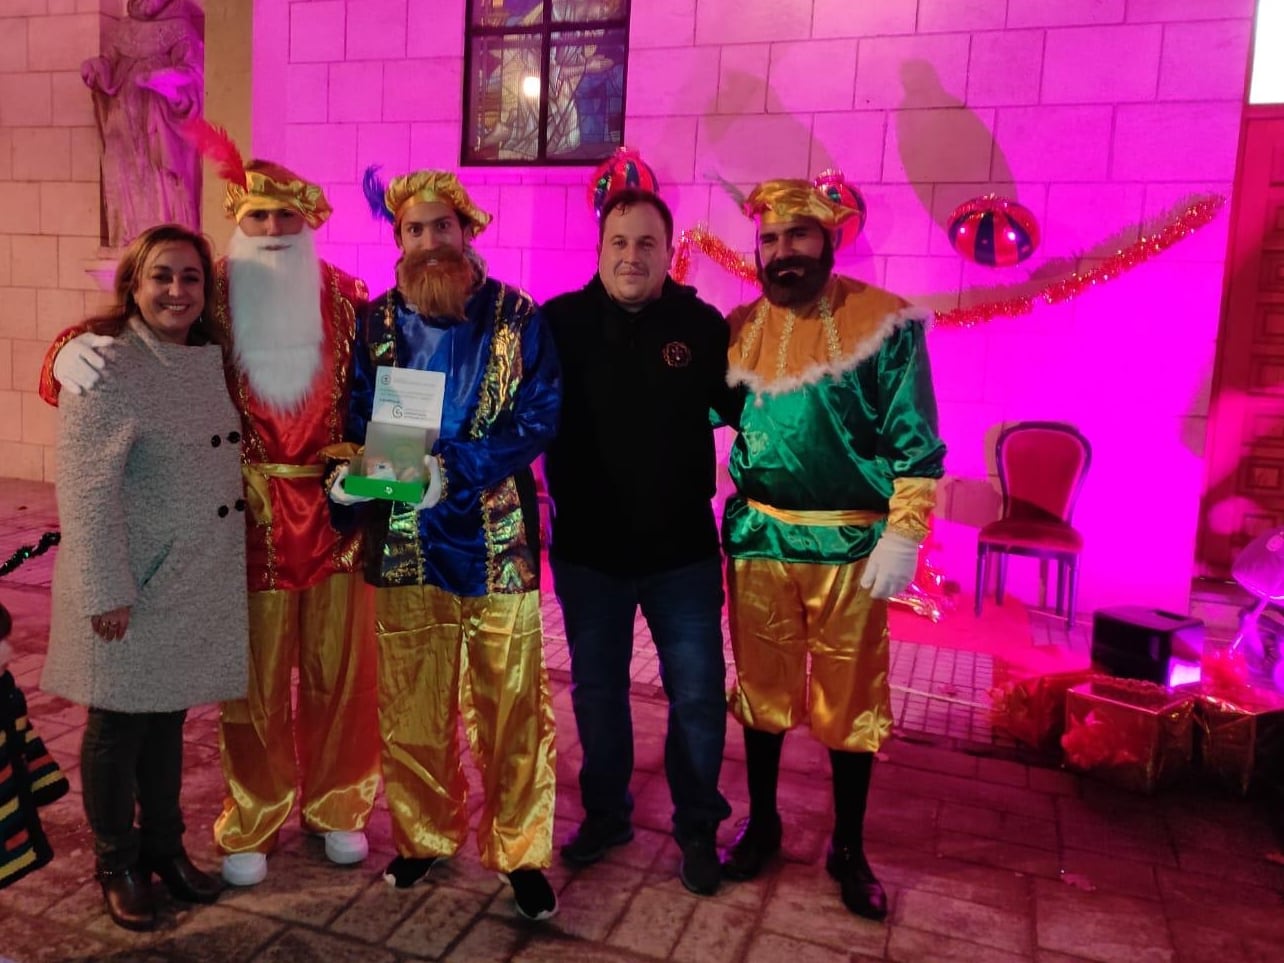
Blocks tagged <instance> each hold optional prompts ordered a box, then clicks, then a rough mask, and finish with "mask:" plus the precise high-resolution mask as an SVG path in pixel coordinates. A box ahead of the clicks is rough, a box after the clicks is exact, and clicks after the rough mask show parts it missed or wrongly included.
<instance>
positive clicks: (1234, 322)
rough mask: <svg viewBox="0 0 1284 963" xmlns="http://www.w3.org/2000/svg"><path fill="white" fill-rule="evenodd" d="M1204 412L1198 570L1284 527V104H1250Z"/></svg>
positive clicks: (1226, 568) (1217, 565) (1224, 561)
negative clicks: (1209, 392) (1205, 429)
mask: <svg viewBox="0 0 1284 963" xmlns="http://www.w3.org/2000/svg"><path fill="white" fill-rule="evenodd" d="M1234 198H1235V202H1234V204H1233V208H1232V214H1231V217H1232V223H1231V236H1230V246H1229V250H1228V252H1227V262H1226V263H1227V289H1226V300H1225V304H1226V309H1225V314H1224V316H1223V318H1222V329H1221V336H1220V338H1219V340H1218V345H1217V362H1216V365H1215V369H1214V373H1213V387H1212V403H1211V406H1210V408H1209V419H1208V436H1207V444H1206V456H1205V464H1206V467H1207V471H1208V474H1207V477H1206V479H1205V487H1204V499H1203V507H1202V512H1201V518H1200V527H1199V540H1198V547H1197V554H1198V558H1197V565H1198V570H1199V574H1200V575H1203V576H1206V577H1211V578H1228V577H1229V575H1230V564H1231V561H1232V560H1233V559H1234V558H1235V556H1236V555H1237V554H1238V553H1239V551H1240V549H1242V548H1243V547H1244V545H1245V544H1246V543H1248V542H1249V541H1250V540H1252V539H1253V538H1254V537H1255V536H1257V535H1258V534H1259V533H1261V532H1263V531H1266V530H1267V529H1270V528H1275V527H1279V526H1284V109H1282V108H1279V107H1250V108H1248V109H1247V111H1246V113H1245V120H1244V138H1243V143H1242V150H1241V153H1240V163H1239V174H1238V176H1237V178H1236V184H1235V192H1234Z"/></svg>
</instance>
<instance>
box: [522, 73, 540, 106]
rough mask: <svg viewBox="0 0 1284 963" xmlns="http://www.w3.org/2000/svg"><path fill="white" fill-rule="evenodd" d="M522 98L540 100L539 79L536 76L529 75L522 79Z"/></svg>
mask: <svg viewBox="0 0 1284 963" xmlns="http://www.w3.org/2000/svg"><path fill="white" fill-rule="evenodd" d="M522 96H523V97H529V98H530V99H531V100H538V99H539V77H538V76H537V75H535V74H527V75H526V76H525V77H523V78H522Z"/></svg>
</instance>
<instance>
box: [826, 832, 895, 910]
mask: <svg viewBox="0 0 1284 963" xmlns="http://www.w3.org/2000/svg"><path fill="white" fill-rule="evenodd" d="M825 872H827V873H828V874H829V875H830V876H832V877H833V878H834V879H836V880H838V887H839V890H840V892H841V893H842V896H843V905H844V906H846V907H847V908H848V909H849V910H851V911H852V912H853V913H855V914H856V915H857V916H863V917H865V919H867V920H874V921H875V922H877V921H880V920H884V919H886V918H887V893H886V892H884V891H883V884H882V883H880V882H879V881H878V879H877V877H875V876H874V871H873V870H872V869H870V866H869V860H867V859H866V858H865V854H864V853H863V852H862V851H861V850H860V849H859V848H856V847H852V846H835V845H834V844H833V843H830V844H829V854H828V855H827V856H826V857H825Z"/></svg>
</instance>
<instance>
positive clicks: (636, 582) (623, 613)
mask: <svg viewBox="0 0 1284 963" xmlns="http://www.w3.org/2000/svg"><path fill="white" fill-rule="evenodd" d="M552 566H553V583H554V587H555V589H556V591H557V599H558V601H559V602H560V603H561V606H562V614H563V615H564V617H565V619H566V639H567V643H568V645H569V648H570V651H571V705H572V707H573V708H574V710H575V726H576V728H577V729H578V731H579V737H580V745H581V746H582V747H583V750H584V759H583V762H582V763H581V765H580V799H581V802H582V803H583V805H584V809H585V812H586V813H588V815H590V816H600V817H607V818H617V819H620V820H624V821H627V820H628V819H629V814H630V813H631V812H632V811H633V797H632V796H631V795H630V794H629V780H630V778H631V777H632V775H633V717H632V714H631V711H630V707H629V660H630V659H631V658H632V656H633V620H634V616H635V614H636V612H637V610H638V607H639V606H640V607H641V609H642V615H643V617H644V618H645V619H646V622H647V625H648V626H649V627H650V629H651V635H652V637H653V638H654V639H655V647H656V652H657V654H658V655H659V658H660V678H661V681H662V682H663V684H664V694H665V695H666V696H668V700H669V718H668V731H667V733H666V736H665V741H664V770H665V775H666V776H667V777H668V782H669V792H670V794H671V795H672V797H673V810H674V812H673V823H674V828H675V831H676V833H677V836H678V838H679V839H682V838H684V837H685V836H687V835H689V834H691V833H704V832H708V831H710V830H713V829H716V828H717V825H718V823H719V822H721V821H722V820H723V819H726V818H727V816H729V815H730V814H731V807H730V806H728V805H727V801H726V799H724V798H723V797H722V794H721V793H720V792H719V791H718V775H719V773H720V771H721V769H722V750H723V746H724V743H725V742H726V737H727V696H726V671H727V670H726V660H725V658H724V656H723V652H722V601H723V591H722V565H721V563H720V562H719V560H718V559H717V558H716V557H715V558H710V559H708V560H706V561H702V562H697V563H696V564H694V565H685V566H683V567H681V568H678V569H673V570H670V571H666V572H659V573H656V574H654V575H646V576H640V577H622V576H613V575H607V574H605V573H603V572H599V571H597V570H595V569H591V568H586V567H584V566H582V565H570V564H567V563H565V562H559V561H557V560H553V563H552Z"/></svg>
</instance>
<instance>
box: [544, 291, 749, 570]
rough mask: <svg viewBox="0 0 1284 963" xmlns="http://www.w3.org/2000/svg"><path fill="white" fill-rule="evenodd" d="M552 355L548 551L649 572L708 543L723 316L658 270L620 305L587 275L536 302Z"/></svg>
mask: <svg viewBox="0 0 1284 963" xmlns="http://www.w3.org/2000/svg"><path fill="white" fill-rule="evenodd" d="M543 313H544V317H545V319H546V320H547V321H548V324H549V328H550V329H551V330H552V332H553V340H554V341H555V342H556V344H557V351H558V356H559V358H560V360H561V363H562V386H563V388H562V418H561V428H560V429H559V431H558V434H557V437H556V438H555V439H554V440H553V443H552V444H551V445H550V446H549V448H548V451H547V452H546V454H545V456H544V457H545V461H544V464H545V474H546V477H547V480H548V491H549V495H550V496H551V497H552V500H553V504H554V513H555V514H554V521H553V542H552V546H551V548H550V551H551V553H552V555H553V556H554V557H555V558H557V559H560V560H562V561H566V562H570V563H573V564H576V565H584V566H587V567H590V568H594V569H597V570H599V571H602V572H606V573H608V574H612V575H621V576H630V575H649V574H654V573H656V572H662V571H666V570H670V569H674V568H679V567H681V566H683V565H689V564H691V563H694V562H698V561H701V560H702V559H706V558H709V557H710V556H714V555H717V553H718V529H717V524H716V522H715V521H714V517H713V506H712V504H711V500H712V498H713V495H714V489H715V484H716V475H715V472H716V464H715V455H714V446H713V428H712V425H711V422H710V417H709V413H710V410H711V409H712V410H714V411H716V412H717V413H718V416H719V417H720V418H721V419H722V420H723V421H725V422H727V423H728V424H733V425H734V424H735V423H736V421H737V420H738V417H739V411H740V405H741V404H743V394H742V393H741V392H740V391H738V390H735V389H731V388H729V387H728V386H727V342H728V339H729V333H728V328H727V322H726V321H725V320H724V319H723V317H722V315H721V314H719V313H718V310H717V309H716V308H714V307H713V306H712V305H709V304H706V303H705V302H704V301H701V300H700V299H699V298H697V297H696V292H695V288H691V287H686V286H684V285H681V284H678V283H677V282H675V281H674V280H673V279H672V278H666V279H665V282H664V288H663V289H662V291H661V293H660V297H659V298H658V299H657V300H655V301H652V302H651V303H650V304H647V305H646V306H645V307H643V308H642V309H641V310H640V311H637V312H629V311H625V310H624V309H623V308H621V307H620V306H619V305H618V304H616V303H615V302H614V301H613V300H612V299H611V297H610V296H609V295H608V294H607V293H606V288H605V287H604V286H603V285H602V281H601V279H600V278H598V277H594V278H593V280H592V281H590V282H589V283H588V284H587V285H586V286H585V287H584V288H582V289H581V290H579V291H573V292H571V293H569V294H563V295H560V296H559V297H556V298H553V299H552V300H551V301H548V302H546V303H545V304H544V306H543Z"/></svg>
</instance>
